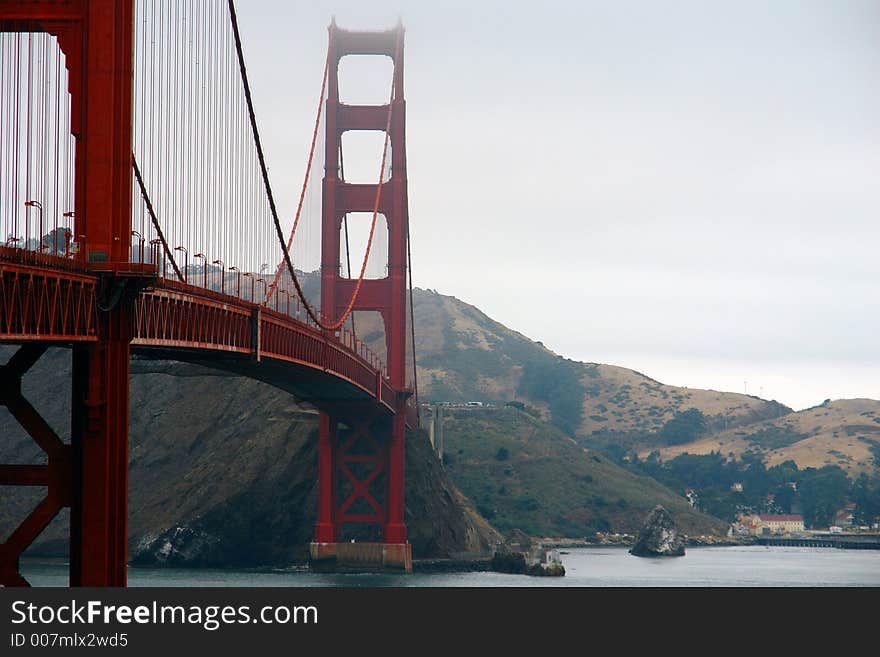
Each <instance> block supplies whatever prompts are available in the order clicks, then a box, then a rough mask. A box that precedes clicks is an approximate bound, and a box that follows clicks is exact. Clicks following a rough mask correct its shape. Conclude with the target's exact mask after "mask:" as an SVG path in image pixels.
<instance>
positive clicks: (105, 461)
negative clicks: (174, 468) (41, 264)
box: [0, 0, 134, 586]
mask: <svg viewBox="0 0 880 657" xmlns="http://www.w3.org/2000/svg"><path fill="white" fill-rule="evenodd" d="M0 29H2V30H11V31H22V32H40V31H44V32H48V33H50V34H55V35H57V37H58V43H59V45H60V47H61V48H62V50H63V51H64V53H65V56H66V63H67V67H68V70H69V71H70V81H69V89H70V94H71V125H70V130H71V133H72V134H73V135H74V137H75V139H76V156H75V173H74V176H75V183H74V184H75V197H76V201H75V214H76V221H77V236H78V237H79V236H84V238H83V240H84V243H83V244H81V249H80V251H79V255H78V256H77V257H78V258H79V259H80V260H81V261H84V262H85V263H86V265H87V267H88V269H90V270H94V271H96V272H100V273H101V274H102V275H103V276H104V281H103V283H104V286H103V291H104V293H105V294H103V297H102V302H101V304H102V305H103V306H104V308H101V306H99V312H98V327H97V328H98V331H97V332H98V342H97V343H90V344H89V345H87V346H77V347H75V348H74V355H73V365H74V367H73V370H74V374H73V400H72V401H73V410H72V421H73V426H72V429H71V436H72V443H73V444H72V448H73V452H74V456H73V461H74V468H73V469H74V472H73V475H72V479H73V483H72V490H71V493H70V497H71V584H73V585H89V586H123V585H125V582H126V577H125V567H126V543H127V509H128V375H129V346H130V341H131V298H130V295H127V294H126V293H125V289H126V284H125V279H124V278H123V277H119V276H117V275H116V274H117V273H118V272H119V270H120V269H130V267H129V266H127V265H126V263H127V262H128V261H129V258H130V255H129V240H130V234H131V184H132V180H131V178H132V172H131V167H132V160H131V147H132V89H133V60H134V3H133V1H132V0H69V1H68V2H58V1H57V0H33V1H32V2H9V1H7V0H2V1H0ZM117 293H118V294H117Z"/></svg>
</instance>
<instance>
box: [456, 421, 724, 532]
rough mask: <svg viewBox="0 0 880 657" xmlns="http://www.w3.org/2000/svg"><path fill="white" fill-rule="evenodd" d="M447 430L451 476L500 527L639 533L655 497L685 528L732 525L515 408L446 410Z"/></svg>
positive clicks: (715, 528)
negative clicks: (707, 514) (697, 509)
mask: <svg viewBox="0 0 880 657" xmlns="http://www.w3.org/2000/svg"><path fill="white" fill-rule="evenodd" d="M443 432H444V445H445V449H444V463H445V465H446V469H447V471H448V473H449V476H450V477H451V478H452V480H453V481H454V482H455V484H456V486H457V487H458V488H460V489H461V490H462V492H463V493H465V494H466V495H467V496H468V497H469V498H470V499H471V500H473V502H474V503H475V504H476V506H477V509H478V510H479V511H480V513H481V514H482V515H483V516H485V517H486V518H487V519H488V520H489V521H490V522H492V524H493V525H494V526H495V527H496V528H498V529H499V530H500V531H502V532H505V533H506V532H508V531H509V530H511V529H513V528H514V527H517V528H519V529H522V530H523V531H525V532H527V533H529V534H532V535H540V536H565V537H584V536H591V535H593V534H594V533H595V532H597V531H602V532H608V531H614V532H618V533H636V532H637V531H638V529H639V528H640V527H641V525H642V524H643V523H644V520H645V517H646V516H647V515H648V513H649V512H650V511H651V509H652V508H653V507H654V506H655V505H657V504H662V505H664V506H665V507H666V509H667V510H669V511H670V513H671V514H672V515H673V517H674V519H675V521H676V524H677V525H678V526H679V528H680V529H681V530H682V531H683V532H685V533H688V534H691V535H716V536H723V535H724V533H725V532H726V531H727V524H726V523H723V522H721V521H719V520H717V519H715V518H711V517H709V516H706V515H704V514H701V513H699V512H697V511H695V510H694V509H693V508H691V506H690V505H689V504H688V503H687V501H686V500H685V498H684V497H683V496H681V495H679V494H676V493H674V492H673V491H671V490H669V489H668V488H666V487H665V486H662V485H660V484H658V483H657V482H656V481H654V480H653V479H650V478H648V477H643V476H637V475H634V474H632V473H630V472H628V471H626V470H624V469H622V468H620V467H619V466H617V465H615V464H614V463H612V462H611V461H610V460H609V459H608V458H606V457H605V456H603V455H600V454H598V453H597V452H594V451H592V450H587V449H584V448H583V447H581V446H580V445H578V444H577V443H576V442H575V441H574V440H573V439H571V438H570V437H568V436H566V435H565V434H564V433H563V432H562V431H560V430H559V429H558V428H556V427H554V426H552V425H550V424H548V423H546V422H543V421H541V420H538V419H536V418H534V417H531V416H530V415H528V414H527V413H524V412H522V411H519V410H516V409H514V408H498V409H484V408H482V409H481V408H478V409H447V410H446V411H445V416H444V422H443Z"/></svg>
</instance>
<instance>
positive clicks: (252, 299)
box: [242, 271, 254, 303]
mask: <svg viewBox="0 0 880 657" xmlns="http://www.w3.org/2000/svg"><path fill="white" fill-rule="evenodd" d="M242 276H244V277H245V278H249V279H251V303H253V301H254V277H253V276H252V275H251V273H250V272H249V271H246V272H244V273H242Z"/></svg>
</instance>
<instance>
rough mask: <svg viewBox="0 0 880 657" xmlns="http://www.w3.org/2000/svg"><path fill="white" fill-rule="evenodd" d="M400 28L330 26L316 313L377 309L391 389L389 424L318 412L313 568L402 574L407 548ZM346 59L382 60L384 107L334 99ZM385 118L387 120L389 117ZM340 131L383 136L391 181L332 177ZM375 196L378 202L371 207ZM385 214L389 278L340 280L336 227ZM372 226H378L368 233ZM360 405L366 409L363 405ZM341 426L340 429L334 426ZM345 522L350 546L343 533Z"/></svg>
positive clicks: (356, 414) (340, 410) (330, 318)
mask: <svg viewBox="0 0 880 657" xmlns="http://www.w3.org/2000/svg"><path fill="white" fill-rule="evenodd" d="M403 33H404V30H403V26H402V25H400V24H398V25H397V27H396V28H394V29H392V30H387V31H382V32H354V31H347V30H343V29H340V28H338V27H337V26H336V24H335V21H334V22H333V23H331V25H330V28H329V46H328V47H329V53H328V58H329V60H328V62H329V68H328V74H327V75H328V79H327V89H328V92H327V106H326V141H325V148H326V154H325V162H326V165H325V167H326V168H325V177H324V183H323V209H322V247H321V248H322V257H321V310H322V315H323V318H324V321H325V322H328V323H330V324H332V323H334V322H336V321H338V318H340V317H342V316H343V315H344V313H345V311H346V310H347V309H348V308H349V305H350V303H351V299H352V296H353V295H354V294H355V292H357V297H356V298H355V300H354V305H353V306H352V310H360V311H374V312H378V313H380V315H381V317H382V320H383V322H384V326H385V340H386V353H387V357H386V358H387V367H388V371H387V374H388V377H389V381H390V383H391V386H392V388H393V389H394V390H395V391H397V400H396V413H395V415H394V416H393V417H391V418H381V417H370V415H369V414H368V415H366V416H364V415H363V412H367V413H369V412H368V411H363V409H360V408H359V407H358V406H357V405H352V404H351V403H350V402H345V403H344V404H339V405H335V406H334V405H328V406H326V407H325V408H323V409H322V411H321V420H320V437H319V464H318V468H319V475H318V476H319V503H318V522H317V524H316V527H315V542H314V543H313V544H312V547H311V554H312V559H313V564H314V563H320V562H321V560H323V559H329V560H330V561H334V560H337V559H338V561H339V562H340V563H345V562H348V563H350V564H364V565H373V566H375V565H381V566H386V567H392V568H394V567H397V568H403V569H405V570H409V569H410V568H411V553H410V545H409V543H407V540H406V525H405V524H404V516H403V509H404V505H403V495H404V486H403V483H404V434H405V428H406V404H407V399H408V398H409V396H410V395H411V394H412V391H411V390H408V389H407V380H406V378H407V377H406V374H407V373H406V349H407V305H406V300H407V285H406V276H407V239H408V227H407V224H408V221H409V217H408V211H407V178H406V142H405V136H406V132H405V111H406V105H405V101H404V95H403ZM345 55H376V56H386V57H390V58H391V59H392V61H393V63H394V77H393V82H392V84H393V93H392V99H391V106H390V107H389V106H388V105H347V104H343V103H341V102H340V100H339V75H338V74H339V62H340V59H341V58H342V57H343V56H345ZM389 113H390V114H389ZM349 130H370V131H382V132H385V131H387V134H388V136H389V138H390V151H391V152H390V157H391V178H390V180H387V181H385V182H384V183H382V184H381V185H380V184H378V183H377V184H352V183H348V182H346V181H345V180H343V179H341V178H340V173H339V172H340V158H339V153H340V143H341V140H342V135H343V133H345V132H346V131H349ZM377 198H378V205H377V203H376V201H377ZM376 207H378V212H379V213H380V214H382V215H384V217H385V219H386V221H387V227H388V274H387V276H386V277H385V278H381V279H364V280H362V281H361V282H360V283H358V280H357V279H348V278H342V277H341V276H340V231H341V228H342V220H343V218H344V216H345V215H346V213H349V212H369V213H372V212H373V211H374V209H376ZM380 228H381V223H377V229H380ZM364 408H366V406H365V407H364ZM342 425H345V426H346V427H347V429H343V427H342ZM351 524H354V525H355V527H354V528H353V530H352V531H353V532H354V534H353V537H354V538H357V539H359V540H360V539H363V538H364V537H367V541H366V542H363V541H362V542H360V543H355V544H352V543H351V542H349V541H345V540H344V537H343V535H342V532H343V531H344V526H345V525H351ZM370 524H372V525H374V526H379V527H381V542H379V541H370V540H369V538H370V537H371V535H370V534H368V533H366V531H365V529H366V528H365V527H364V525H370Z"/></svg>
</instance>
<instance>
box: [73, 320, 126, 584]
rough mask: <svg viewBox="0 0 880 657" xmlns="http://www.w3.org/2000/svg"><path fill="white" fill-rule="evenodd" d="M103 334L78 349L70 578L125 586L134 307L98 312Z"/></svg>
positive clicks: (79, 581) (74, 360) (74, 394)
mask: <svg viewBox="0 0 880 657" xmlns="http://www.w3.org/2000/svg"><path fill="white" fill-rule="evenodd" d="M98 321H99V327H98V330H99V332H100V336H101V340H100V342H99V343H98V344H97V345H88V346H82V347H75V348H74V349H73V392H72V396H73V399H72V417H71V421H72V430H71V441H72V445H73V450H74V482H73V497H72V504H71V518H70V584H71V586H125V584H126V563H127V561H128V559H127V543H128V417H129V396H128V393H129V385H128V383H129V343H130V341H131V312H130V308H129V307H127V306H125V305H120V306H119V307H118V308H117V309H115V310H113V311H111V312H107V313H101V314H100V315H99V319H98Z"/></svg>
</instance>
